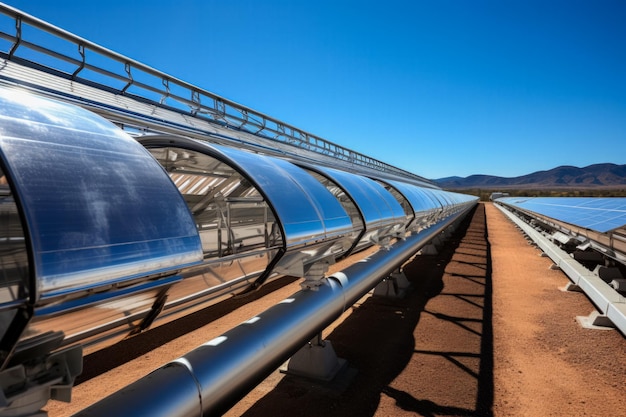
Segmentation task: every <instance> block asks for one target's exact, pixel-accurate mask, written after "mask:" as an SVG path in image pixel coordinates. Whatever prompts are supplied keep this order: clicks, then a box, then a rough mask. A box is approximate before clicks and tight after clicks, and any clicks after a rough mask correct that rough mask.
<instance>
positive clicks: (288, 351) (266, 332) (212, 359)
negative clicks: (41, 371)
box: [74, 205, 473, 417]
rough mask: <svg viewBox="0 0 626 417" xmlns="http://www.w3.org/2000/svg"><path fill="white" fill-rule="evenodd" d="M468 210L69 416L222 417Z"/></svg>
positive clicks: (396, 244)
mask: <svg viewBox="0 0 626 417" xmlns="http://www.w3.org/2000/svg"><path fill="white" fill-rule="evenodd" d="M472 207H473V205H472V206H469V207H467V208H466V209H465V210H463V211H462V212H459V213H456V214H454V215H452V216H449V217H448V218H446V219H444V220H441V221H440V222H438V223H436V224H435V225H433V226H432V227H430V228H428V229H426V230H423V231H421V232H419V233H417V234H413V235H410V236H408V237H407V238H406V239H404V240H399V241H398V242H396V243H394V244H393V245H392V246H390V247H389V248H388V249H381V250H380V251H378V252H376V253H375V254H373V255H371V256H370V257H368V258H366V259H364V260H362V261H359V262H357V263H355V264H353V265H351V266H349V267H348V268H346V269H344V270H343V271H341V272H338V273H336V274H333V275H331V276H329V277H328V278H327V279H325V280H324V282H323V284H322V285H320V286H319V287H317V288H316V290H310V289H307V290H301V291H298V292H297V293H295V294H293V295H292V296H291V297H289V298H287V299H285V300H283V301H281V302H280V303H278V304H277V305H275V306H273V307H271V308H269V309H268V310H266V311H264V312H263V313H261V314H259V315H258V316H256V317H253V318H251V319H250V320H247V321H246V322H244V323H242V324H240V325H238V326H237V327H235V328H233V329H231V330H229V331H228V332H226V333H224V334H223V335H222V336H219V337H217V338H215V339H213V340H210V341H208V342H207V343H205V344H203V345H202V346H200V347H198V348H196V349H195V350H193V351H191V352H189V353H187V354H186V355H185V356H183V357H181V358H179V359H177V360H175V361H173V362H170V363H168V364H166V365H164V366H163V367H161V368H159V369H157V370H156V371H154V372H152V373H151V374H149V375H147V376H145V377H144V378H142V379H140V380H138V381H136V382H134V383H132V384H130V385H129V386H127V387H125V388H123V389H121V390H120V391H118V392H116V393H114V394H112V395H110V396H109V397H107V398H105V399H103V400H101V401H100V402H98V403H96V404H94V405H92V406H90V407H88V408H86V409H84V410H82V411H80V412H79V413H77V414H75V415H74V417H108V416H112V415H114V416H118V417H125V416H129V417H130V416H132V417H134V416H139V415H141V416H151V417H190V416H207V415H221V414H223V413H224V412H225V411H227V410H228V409H230V408H231V407H232V406H233V405H234V404H235V403H237V401H239V400H240V399H241V398H243V397H244V396H245V395H246V394H247V393H248V392H249V391H250V390H252V389H253V388H254V387H255V386H256V385H258V384H259V383H260V382H261V381H262V380H263V379H265V378H266V377H267V376H268V375H269V374H271V373H272V372H273V371H274V370H276V369H277V368H278V367H279V366H280V365H281V364H282V363H283V362H284V361H286V360H287V359H288V358H289V357H290V356H292V355H293V354H294V353H295V352H297V351H298V349H300V348H301V347H302V346H304V345H305V344H306V343H307V342H308V341H310V340H311V339H312V338H313V337H314V336H315V335H316V334H318V333H319V332H321V331H322V330H323V329H324V328H325V327H327V326H328V325H329V324H331V323H332V322H333V321H334V320H336V319H337V318H339V317H340V316H341V314H343V312H344V311H345V309H346V308H348V307H350V306H351V305H352V304H354V302H356V301H357V300H358V299H359V298H361V297H362V296H363V295H365V294H366V293H367V292H368V291H369V290H371V289H372V288H373V287H374V286H376V284H378V283H379V282H380V281H381V279H383V278H384V277H386V276H388V275H389V274H391V273H392V272H393V271H394V270H396V269H397V268H398V267H400V266H401V265H402V264H403V263H404V262H406V261H407V260H408V259H409V258H410V257H411V256H413V255H414V254H415V253H416V252H417V251H418V250H420V249H421V248H422V247H423V246H424V245H425V244H427V243H428V242H429V241H430V240H431V239H432V238H433V237H435V236H436V235H437V234H439V233H440V232H441V231H443V230H444V229H445V228H446V227H448V226H449V225H450V224H452V223H453V222H455V221H456V220H460V219H462V218H463V217H464V216H465V214H467V212H468V211H469V210H470V209H471V208H472Z"/></svg>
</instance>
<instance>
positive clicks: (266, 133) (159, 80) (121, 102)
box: [0, 3, 434, 187]
mask: <svg viewBox="0 0 626 417" xmlns="http://www.w3.org/2000/svg"><path fill="white" fill-rule="evenodd" d="M0 14H3V15H6V16H8V17H10V18H12V19H14V22H15V24H14V25H12V26H11V27H10V28H6V29H4V28H1V27H0V39H4V40H7V41H9V42H10V48H9V50H7V51H6V52H5V51H0V56H2V57H4V58H5V59H7V60H8V61H9V62H11V63H15V64H18V65H19V66H20V67H22V68H28V69H33V70H34V71H36V72H37V73H40V74H39V75H37V77H36V78H42V76H44V75H45V76H47V77H48V78H51V79H52V80H53V81H52V82H51V83H49V84H48V86H47V87H45V88H42V91H48V92H53V93H56V94H60V95H61V96H65V97H67V98H71V99H73V100H78V101H82V102H83V104H84V105H91V106H93V105H95V106H97V107H100V108H101V109H102V110H103V109H107V111H111V110H115V112H117V113H119V115H120V117H122V118H123V119H125V120H124V125H126V124H129V125H131V126H134V127H135V128H136V129H138V130H140V131H142V130H143V129H144V128H145V126H146V125H145V124H144V123H142V122H141V118H145V119H150V118H152V117H151V116H152V115H154V114H155V110H156V109H158V110H159V112H173V113H175V114H176V115H177V116H176V117H169V118H159V120H160V123H162V124H170V125H171V126H174V125H176V123H179V124H180V123H184V124H186V125H187V126H186V127H187V128H192V129H195V124H196V122H189V121H188V120H187V118H188V117H191V118H193V119H196V120H197V121H205V122H209V123H210V124H212V125H213V128H214V129H216V128H226V129H227V130H229V131H230V132H231V133H235V132H243V133H249V134H250V135H252V136H257V137H260V138H263V139H267V140H269V141H271V142H272V143H273V145H271V147H278V148H280V147H283V149H290V150H292V153H302V152H312V153H313V154H315V155H318V159H319V158H320V157H322V158H324V157H331V159H334V160H335V161H342V162H345V163H347V164H348V165H350V166H354V167H356V168H360V169H365V170H370V171H373V172H379V173H383V174H390V175H397V176H401V177H404V178H407V179H410V180H412V181H414V182H416V183H419V184H421V185H423V186H426V187H434V185H433V183H432V182H431V181H429V180H427V179H425V178H423V177H420V176H418V175H415V174H413V173H411V172H408V171H405V170H403V169H400V168H397V167H395V166H392V165H390V164H387V163H384V162H382V161H379V160H377V159H374V158H372V157H369V156H366V155H364V154H361V153H359V152H356V151H353V150H351V149H348V148H345V147H343V146H340V145H338V144H336V143H333V142H330V141H328V140H326V139H323V138H320V137H319V136H316V135H314V134H312V133H309V132H306V131H304V130H302V129H299V128H297V127H295V126H292V125H290V124H287V123H285V122H283V121H281V120H278V119H276V118H273V117H270V116H268V115H266V114H264V113H261V112H258V111H256V110H253V109H251V108H248V107H246V106H243V105H241V104H238V103H236V102H233V101H231V100H228V99H226V98H224V97H220V96H218V95H217V94H214V93H211V92H210V91H207V90H205V89H202V88H200V87H198V86H195V85H193V84H190V83H187V82H185V81H182V80H180V79H178V78H176V77H173V76H171V75H168V74H166V73H163V72H161V71H159V70H156V69H154V68H152V67H149V66H147V65H145V64H142V63H141V62H138V61H135V60H133V59H131V58H128V57H126V56H124V55H121V54H118V53H116V52H113V51H111V50H109V49H107V48H104V47H102V46H100V45H97V44H95V43H93V42H90V41H88V40H86V39H83V38H81V37H78V36H76V35H74V34H72V33H70V32H67V31H65V30H63V29H60V28H58V27H56V26H53V25H51V24H49V23H47V22H44V21H42V20H40V19H37V18H36V17H33V16H30V15H28V14H26V13H24V12H22V11H20V10H18V9H15V8H13V7H10V6H8V5H5V4H1V3H0ZM24 26H27V27H28V30H23V27H24ZM37 32H38V33H40V34H41V33H44V34H46V35H47V36H50V35H52V37H54V38H56V39H57V40H62V41H64V42H69V43H70V44H74V45H75V46H76V47H75V48H74V50H75V51H76V54H77V55H76V56H72V55H69V54H68V53H67V52H58V51H55V50H53V49H51V48H52V47H51V46H47V45H38V44H35V43H33V42H30V41H29V40H27V39H24V36H25V34H29V36H32V35H31V33H37ZM33 39H34V38H33ZM33 53H36V54H38V56H41V58H38V62H34V61H32V58H31V56H32V54H33ZM87 57H89V58H90V59H88V58H87ZM92 57H94V58H92ZM61 64H63V65H61ZM67 66H73V67H74V68H73V69H70V70H69V71H68V70H67V68H66V67H67ZM1 77H9V78H10V79H11V80H12V81H14V82H16V83H18V84H20V85H23V86H27V87H30V88H41V87H42V85H33V84H32V80H33V77H32V75H29V73H28V71H23V70H20V69H19V68H18V69H17V71H10V70H9V71H7V68H6V66H5V68H3V70H2V71H0V78H1ZM66 83H69V86H68V87H63V85H64V84H66ZM79 85H80V87H78V86H79ZM90 90H94V91H95V92H91V93H90V92H89V91H90ZM103 93H105V94H111V95H112V96H113V99H112V100H108V101H109V103H110V104H105V103H104V102H102V96H103ZM103 104H104V106H103ZM123 115H126V116H129V115H131V116H130V117H124V116H123ZM138 115H141V116H140V117H137V116H138ZM174 121H176V122H174ZM159 132H160V133H163V132H162V131H156V133H159ZM284 145H286V146H284ZM296 150H297V151H296ZM294 151H296V152H294Z"/></svg>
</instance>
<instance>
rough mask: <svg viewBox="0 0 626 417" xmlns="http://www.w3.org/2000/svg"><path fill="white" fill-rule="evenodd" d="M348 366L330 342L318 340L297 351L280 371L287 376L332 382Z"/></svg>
mask: <svg viewBox="0 0 626 417" xmlns="http://www.w3.org/2000/svg"><path fill="white" fill-rule="evenodd" d="M346 365H347V362H346V360H345V359H341V358H338V357H337V354H336V353H335V349H333V345H332V343H331V342H330V341H328V340H320V338H316V339H314V340H313V341H311V343H307V344H306V345H305V346H303V347H302V348H301V349H300V350H299V351H297V352H296V354H295V355H293V356H292V357H291V359H289V362H288V363H287V366H286V367H284V368H281V369H280V371H281V372H283V373H285V374H287V375H293V376H299V377H304V378H310V379H314V380H318V381H331V380H332V379H333V378H335V376H336V375H337V374H338V373H339V372H340V371H341V370H342V369H344V368H345V366H346Z"/></svg>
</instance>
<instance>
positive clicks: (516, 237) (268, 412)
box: [47, 203, 626, 417]
mask: <svg viewBox="0 0 626 417" xmlns="http://www.w3.org/2000/svg"><path fill="white" fill-rule="evenodd" d="M539 255H540V252H539V251H538V250H537V249H536V248H535V247H534V246H532V245H530V244H529V243H528V242H527V241H526V239H525V238H524V236H523V234H522V233H521V232H520V231H519V230H518V229H516V228H515V226H514V225H513V224H512V223H511V222H510V221H509V220H508V219H506V217H505V216H504V215H503V214H502V213H501V212H500V211H499V210H498V209H497V208H495V207H494V206H493V205H492V204H489V203H487V204H479V205H478V207H477V208H476V210H475V211H474V212H473V213H472V214H471V215H470V216H468V218H467V220H466V221H465V222H464V223H463V224H462V225H461V227H459V228H458V230H457V231H456V232H455V233H454V234H452V235H451V236H450V237H449V238H448V240H447V243H446V244H445V246H444V247H442V248H441V249H440V250H439V253H438V254H437V255H418V256H416V257H414V258H413V259H412V260H410V261H409V262H408V263H407V264H406V265H405V266H404V271H405V273H406V275H407V278H408V279H409V281H410V282H411V284H412V289H411V291H410V292H409V293H408V294H407V295H406V296H405V297H404V298H401V299H395V298H382V297H373V296H370V295H368V296H365V297H363V298H362V299H361V300H359V301H358V302H357V303H356V304H355V305H354V306H353V307H352V308H351V309H350V310H349V311H347V312H346V313H345V314H344V315H343V316H342V317H341V318H340V319H339V320H337V321H336V322H335V323H333V324H332V325H331V326H329V328H327V329H326V330H325V331H324V333H323V336H324V338H325V339H327V340H330V341H332V344H333V347H334V349H335V351H336V352H337V354H338V355H339V356H340V357H341V358H345V359H346V360H347V361H348V366H347V367H346V370H345V372H343V373H342V374H340V376H338V377H337V378H336V379H335V380H334V381H332V382H330V383H325V384H322V383H317V382H314V381H310V380H306V379H301V378H300V379H298V378H295V377H292V376H285V375H284V374H283V373H280V372H279V371H278V370H277V371H276V372H274V373H272V374H271V375H270V376H268V378H267V379H266V380H265V381H264V382H262V383H261V384H259V385H258V386H257V388H255V389H254V390H253V391H252V392H250V393H249V394H248V395H247V396H246V397H245V398H243V399H242V400H241V401H240V402H239V403H238V404H236V405H235V406H234V407H233V408H232V409H231V410H230V411H229V412H228V413H227V414H226V415H227V416H246V417H269V416H272V417H273V416H287V415H288V416H321V415H323V416H329V417H330V416H377V417H383V416H415V415H418V416H497V417H504V416H568V417H569V416H626V394H625V391H624V388H625V384H624V381H625V379H626V340H625V339H624V336H623V335H622V334H621V333H619V332H618V331H616V330H589V329H584V328H581V327H580V326H579V325H578V323H577V321H576V319H575V317H576V316H577V315H587V314H589V313H591V311H593V306H592V304H591V303H590V302H589V300H588V299H587V298H586V296H585V295H584V294H581V293H576V292H562V291H561V290H560V289H559V288H560V287H563V286H564V285H565V284H566V283H567V282H568V280H567V277H566V276H565V275H564V274H563V273H562V272H560V271H558V270H552V269H550V266H551V261H550V260H549V259H548V258H543V257H540V256H539ZM335 267H336V268H337V269H341V268H342V267H345V265H342V264H338V265H336V266H335ZM299 289H300V288H299V285H298V281H297V280H295V279H293V278H284V279H281V280H278V281H276V282H273V283H271V284H268V285H267V286H265V287H264V288H262V290H261V291H260V292H258V293H256V294H255V295H254V298H255V299H254V300H253V302H249V303H246V302H244V301H243V300H234V299H233V300H228V301H225V302H223V303H220V304H218V305H216V306H214V307H211V308H209V309H207V310H205V311H202V312H200V313H197V314H194V315H193V316H191V317H189V318H187V319H185V320H183V321H180V322H177V323H175V324H174V325H172V326H169V325H168V326H162V327H159V328H157V329H154V330H152V331H150V332H147V333H146V334H144V335H139V336H137V337H134V338H132V339H129V340H126V341H124V342H122V343H120V344H118V345H116V346H113V347H112V348H109V349H106V350H104V351H101V352H98V353H96V354H93V355H90V356H88V357H86V358H85V371H84V373H83V375H82V376H81V377H80V378H79V380H78V385H77V386H76V388H75V389H74V393H73V401H72V403H70V404H66V403H61V402H56V401H51V402H50V403H49V405H48V407H47V410H48V412H49V415H50V417H64V416H70V415H72V414H74V413H76V412H77V411H79V410H81V409H83V408H84V407H86V406H88V405H89V404H92V403H93V402H95V401H97V400H99V399H101V398H103V397H104V396H106V395H108V394H110V393H112V392H114V391H116V390H118V389H120V388H121V387H123V386H124V385H126V384H128V383H130V382H132V381H133V380H136V379H138V378H140V377H141V376H143V375H145V374H147V373H148V372H150V371H151V370H153V369H155V368H157V367H159V366H160V365H162V364H164V363H166V362H168V361H170V360H173V359H175V358H177V357H179V356H181V355H183V354H185V353H186V352H188V351H189V350H191V349H193V348H194V347H196V346H198V345H200V344H202V343H203V342H205V341H207V340H210V339H212V338H214V337H216V336H219V335H220V334H222V333H224V332H225V331H227V330H228V329H230V328H232V327H234V326H235V325H237V324H239V323H241V322H243V321H245V320H247V319H249V318H251V317H253V316H255V315H256V314H258V313H260V312H262V311H264V310H266V309H267V308H269V307H271V306H273V305H274V304H276V303H277V302H279V301H281V300H283V299H284V298H286V297H288V296H289V295H291V294H293V293H295V292H296V291H298V290H299ZM246 301H247V300H246ZM175 336H180V337H175Z"/></svg>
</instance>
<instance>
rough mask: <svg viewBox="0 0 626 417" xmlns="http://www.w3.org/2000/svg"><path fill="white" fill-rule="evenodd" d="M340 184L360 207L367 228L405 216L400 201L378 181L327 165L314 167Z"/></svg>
mask: <svg viewBox="0 0 626 417" xmlns="http://www.w3.org/2000/svg"><path fill="white" fill-rule="evenodd" d="M312 169H315V170H317V171H318V172H320V173H321V174H322V175H324V176H326V177H328V178H330V179H331V180H333V181H334V182H336V183H337V184H339V185H340V186H341V187H342V188H343V189H344V190H345V191H346V192H347V193H348V194H349V196H350V197H351V198H352V199H353V200H354V202H355V203H356V205H357V206H358V207H359V209H360V211H361V214H362V216H363V219H364V221H365V226H366V229H367V230H371V229H372V228H376V227H381V226H383V225H388V224H390V223H397V222H398V219H402V218H403V217H404V210H403V209H402V206H400V203H398V201H396V199H395V198H394V197H393V196H392V195H391V194H390V193H389V192H388V191H387V190H386V189H385V188H384V187H383V186H382V185H380V184H379V183H377V182H376V181H374V180H372V179H370V178H367V177H362V176H360V175H355V174H352V173H350V172H346V171H340V170H337V169H334V168H327V167H312Z"/></svg>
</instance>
